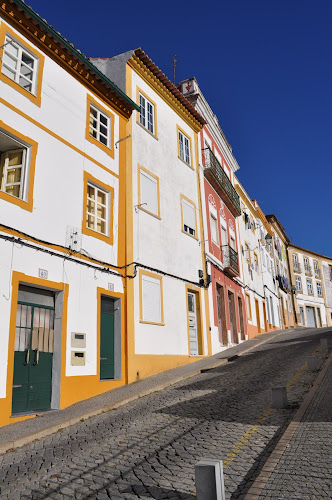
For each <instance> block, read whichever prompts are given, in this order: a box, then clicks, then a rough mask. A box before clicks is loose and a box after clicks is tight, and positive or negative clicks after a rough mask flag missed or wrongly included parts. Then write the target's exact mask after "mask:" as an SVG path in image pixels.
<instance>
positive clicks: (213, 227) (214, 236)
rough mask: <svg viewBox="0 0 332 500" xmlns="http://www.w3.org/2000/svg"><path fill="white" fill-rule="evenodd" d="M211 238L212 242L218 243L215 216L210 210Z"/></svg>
mask: <svg viewBox="0 0 332 500" xmlns="http://www.w3.org/2000/svg"><path fill="white" fill-rule="evenodd" d="M210 227H211V239H212V241H213V243H215V244H216V245H219V238H218V224H217V218H216V217H215V216H214V215H213V214H212V213H211V212H210Z"/></svg>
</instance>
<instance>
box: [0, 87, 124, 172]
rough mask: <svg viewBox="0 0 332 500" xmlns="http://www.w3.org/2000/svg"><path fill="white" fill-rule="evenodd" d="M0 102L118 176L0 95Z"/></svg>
mask: <svg viewBox="0 0 332 500" xmlns="http://www.w3.org/2000/svg"><path fill="white" fill-rule="evenodd" d="M0 103H1V104H4V105H5V106H7V108H9V109H11V110H12V111H14V112H15V113H17V114H18V115H20V116H22V117H23V118H25V119H26V120H28V121H29V122H30V123H33V124H34V125H36V127H39V128H40V129H41V130H43V131H44V132H46V133H47V134H49V135H51V136H52V137H54V139H57V140H58V141H60V142H62V144H65V146H68V147H69V148H71V149H72V150H73V151H75V152H76V153H79V154H80V155H82V156H84V158H86V159H87V160H89V161H91V162H92V163H94V164H95V165H98V167H100V168H102V169H103V170H106V172H109V173H110V174H112V175H114V177H117V178H119V176H118V174H116V173H115V172H113V171H112V170H110V169H109V168H107V167H105V165H103V164H102V163H100V162H99V161H97V160H95V159H94V158H92V156H89V155H87V154H86V153H84V151H81V150H80V149H78V148H77V147H76V146H74V145H73V144H70V142H68V141H66V140H65V139H63V138H62V137H60V136H59V135H58V134H55V133H54V132H52V130H50V129H49V128H47V127H45V126H44V125H42V124H41V123H39V122H37V120H34V119H33V118H31V116H29V115H27V114H26V113H23V111H21V110H20V109H18V108H16V107H15V106H13V105H12V104H10V103H9V102H7V101H5V99H2V97H0Z"/></svg>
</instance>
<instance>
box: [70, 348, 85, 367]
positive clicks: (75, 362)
mask: <svg viewBox="0 0 332 500" xmlns="http://www.w3.org/2000/svg"><path fill="white" fill-rule="evenodd" d="M71 365H72V366H85V352H83V351H71Z"/></svg>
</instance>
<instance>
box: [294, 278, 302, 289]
mask: <svg viewBox="0 0 332 500" xmlns="http://www.w3.org/2000/svg"><path fill="white" fill-rule="evenodd" d="M295 286H296V290H298V291H299V292H300V291H301V290H302V281H301V278H300V276H295Z"/></svg>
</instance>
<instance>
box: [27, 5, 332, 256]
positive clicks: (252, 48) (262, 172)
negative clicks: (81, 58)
mask: <svg viewBox="0 0 332 500" xmlns="http://www.w3.org/2000/svg"><path fill="white" fill-rule="evenodd" d="M27 3H28V4H29V5H30V6H31V7H32V8H33V9H34V10H35V11H36V12H38V13H39V14H40V15H41V16H42V17H44V18H45V19H46V20H47V21H48V22H49V23H50V24H51V25H53V26H54V28H55V29H56V30H57V31H60V33H61V34H62V35H63V36H65V37H66V38H68V39H69V40H70V41H71V42H72V43H74V44H75V45H76V46H77V47H78V48H79V49H80V50H82V52H84V53H85V55H87V56H91V57H97V56H100V57H108V56H110V57H111V56H113V55H116V54H118V53H121V52H124V51H126V50H129V49H134V48H137V47H141V48H142V49H143V50H144V51H145V52H146V53H147V54H148V55H149V56H150V57H151V59H153V61H154V62H155V63H156V64H157V65H158V66H159V67H160V69H162V71H163V72H164V73H166V75H167V76H168V77H169V78H171V79H172V57H173V54H177V58H178V60H179V62H178V65H177V69H176V80H177V81H181V80H183V79H185V78H188V77H190V76H195V77H196V78H197V80H198V83H199V86H200V88H201V90H202V92H203V94H204V95H205V97H206V99H207V101H208V102H209V104H210V106H211V107H212V109H213V111H214V112H215V114H216V115H217V116H218V118H219V121H220V124H221V126H222V128H223V130H224V132H225V134H226V137H227V139H228V141H229V142H230V144H231V145H232V147H233V153H234V155H235V157H236V159H237V161H238V163H239V165H240V170H239V171H238V176H239V179H240V181H241V182H242V184H243V185H244V187H245V189H246V190H247V192H248V193H249V195H250V196H251V198H256V199H257V201H258V203H259V204H260V206H261V208H262V210H263V211H264V212H265V213H266V214H268V213H274V214H276V215H277V217H278V218H279V220H280V222H281V223H282V224H283V226H284V227H285V229H286V232H287V234H288V236H289V237H290V238H291V240H292V242H293V243H295V244H297V245H299V246H303V247H305V248H308V249H311V250H313V251H316V252H318V253H323V254H325V255H330V256H332V230H331V206H332V203H331V198H332V174H331V167H332V152H331V134H332V69H331V54H332V29H331V24H332V2H331V1H330V0H316V2H312V0H311V1H309V0H279V1H275V0H264V1H263V0H252V1H250V2H249V1H248V0H232V1H229V0H228V1H223V0H221V1H219V2H211V1H210V2H197V1H196V0H195V1H194V0H193V1H191V2H189V1H188V2H180V3H179V2H177V3H169V2H166V3H165V4H163V3H162V2H159V3H156V2H152V1H143V2H140V3H138V2H137V1H136V2H133V1H131V0H129V1H127V2H123V3H122V2H110V1H107V0H99V2H96V3H95V4H91V2H86V1H78V0H70V1H68V0H67V1H64V0H57V1H56V2H45V0H27ZM93 5H95V11H94V10H93V9H92V6H93Z"/></svg>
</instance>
